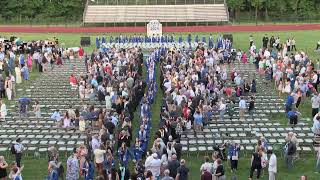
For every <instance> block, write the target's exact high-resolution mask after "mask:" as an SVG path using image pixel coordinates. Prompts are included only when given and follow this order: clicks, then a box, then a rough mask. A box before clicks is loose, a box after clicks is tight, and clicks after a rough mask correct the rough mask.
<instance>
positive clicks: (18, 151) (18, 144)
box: [14, 138, 24, 167]
mask: <svg viewBox="0 0 320 180" xmlns="http://www.w3.org/2000/svg"><path fill="white" fill-rule="evenodd" d="M14 150H15V152H16V154H15V155H16V162H17V166H18V167H21V158H22V151H23V150H24V146H23V145H22V144H21V139H20V138H18V139H17V140H16V143H15V144H14Z"/></svg>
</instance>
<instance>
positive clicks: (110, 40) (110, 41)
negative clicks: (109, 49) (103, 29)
mask: <svg viewBox="0 0 320 180" xmlns="http://www.w3.org/2000/svg"><path fill="white" fill-rule="evenodd" d="M109 43H110V44H112V43H113V37H112V36H110V39H109Z"/></svg>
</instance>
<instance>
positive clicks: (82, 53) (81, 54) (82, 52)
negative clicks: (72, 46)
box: [78, 46, 84, 59]
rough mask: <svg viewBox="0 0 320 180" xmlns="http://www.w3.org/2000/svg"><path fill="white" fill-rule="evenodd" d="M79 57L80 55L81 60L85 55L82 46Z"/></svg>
mask: <svg viewBox="0 0 320 180" xmlns="http://www.w3.org/2000/svg"><path fill="white" fill-rule="evenodd" d="M78 55H79V59H82V57H83V55H84V50H83V48H82V46H80V49H79V51H78Z"/></svg>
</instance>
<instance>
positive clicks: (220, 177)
mask: <svg viewBox="0 0 320 180" xmlns="http://www.w3.org/2000/svg"><path fill="white" fill-rule="evenodd" d="M217 164H218V166H217V169H216V172H215V174H214V175H215V176H216V179H217V180H226V176H225V175H224V172H225V171H224V166H223V164H222V161H221V159H218V160H217Z"/></svg>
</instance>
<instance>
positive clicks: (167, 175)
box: [161, 169, 174, 180]
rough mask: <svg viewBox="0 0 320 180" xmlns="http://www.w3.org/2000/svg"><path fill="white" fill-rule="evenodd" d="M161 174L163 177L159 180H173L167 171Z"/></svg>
mask: <svg viewBox="0 0 320 180" xmlns="http://www.w3.org/2000/svg"><path fill="white" fill-rule="evenodd" d="M163 174H164V177H163V178H162V179H161V180H174V179H173V178H172V177H170V176H169V174H170V171H169V169H166V170H164V172H163Z"/></svg>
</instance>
